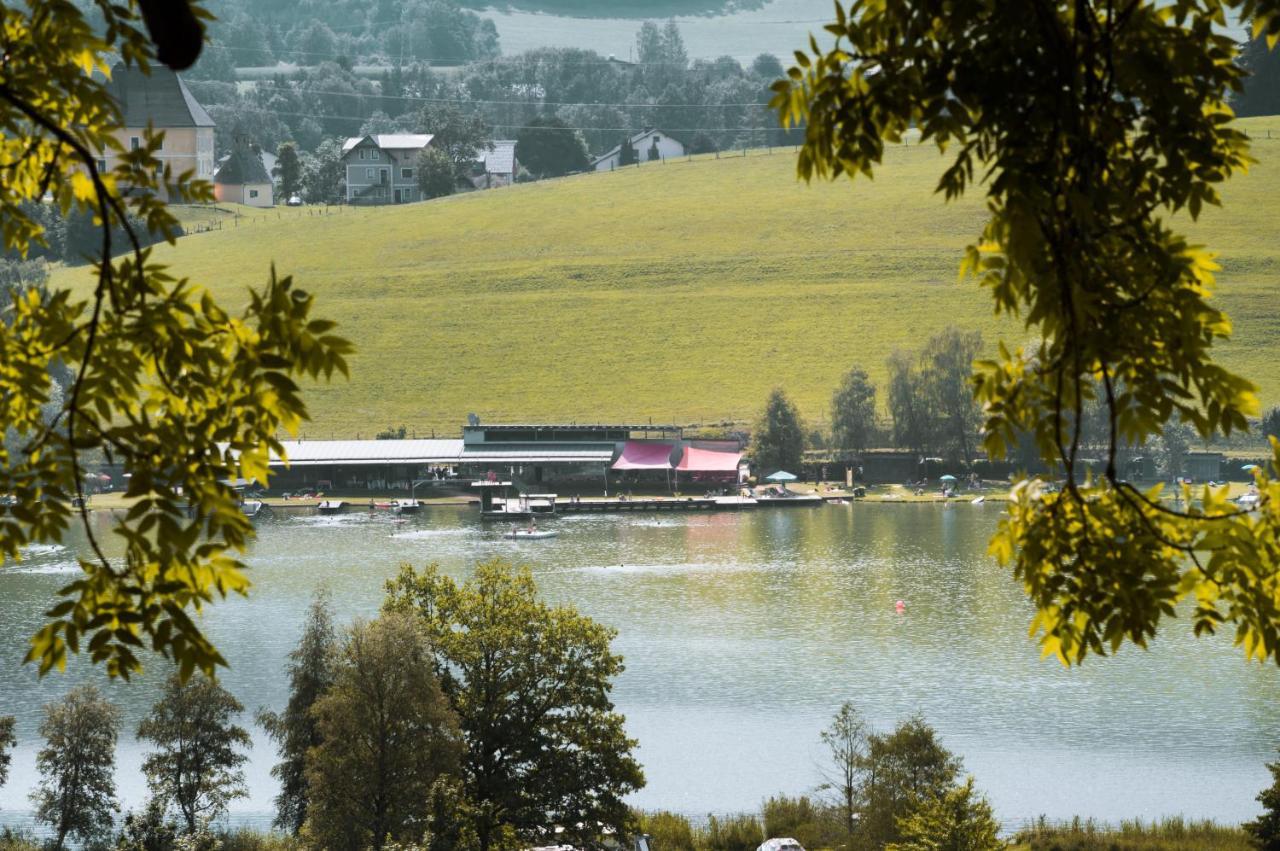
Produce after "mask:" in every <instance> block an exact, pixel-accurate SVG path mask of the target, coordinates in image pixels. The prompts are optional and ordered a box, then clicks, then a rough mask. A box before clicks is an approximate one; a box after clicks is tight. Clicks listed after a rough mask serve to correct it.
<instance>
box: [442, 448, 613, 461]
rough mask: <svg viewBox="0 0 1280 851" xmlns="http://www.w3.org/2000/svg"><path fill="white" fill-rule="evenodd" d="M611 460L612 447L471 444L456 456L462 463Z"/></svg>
mask: <svg viewBox="0 0 1280 851" xmlns="http://www.w3.org/2000/svg"><path fill="white" fill-rule="evenodd" d="M612 460H613V448H612V447H610V448H608V449H592V448H589V447H581V448H576V449H549V448H548V449H537V448H533V447H522V448H520V449H505V450H504V449H500V448H498V447H495V446H472V447H471V448H468V449H467V450H466V451H465V452H463V453H462V455H461V456H460V457H459V458H458V461H459V463H462V464H537V463H540V462H543V463H549V462H554V463H560V464H608V463H609V462H610V461H612Z"/></svg>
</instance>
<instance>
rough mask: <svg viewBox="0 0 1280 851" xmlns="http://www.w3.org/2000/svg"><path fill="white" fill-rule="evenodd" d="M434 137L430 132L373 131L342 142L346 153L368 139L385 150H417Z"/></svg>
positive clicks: (343, 151)
mask: <svg viewBox="0 0 1280 851" xmlns="http://www.w3.org/2000/svg"><path fill="white" fill-rule="evenodd" d="M434 138H435V136H433V135H432V134H430V133H373V134H371V135H368V136H352V137H351V138H349V139H347V141H345V142H343V143H342V153H344V154H345V153H346V152H347V151H350V150H351V149H352V148H354V147H356V146H357V145H359V144H360V143H361V142H364V141H366V140H368V141H369V142H371V143H372V144H373V145H374V146H375V147H378V148H381V149H382V150H384V151H417V150H421V149H423V148H425V147H426V146H427V145H430V144H431V140H432V139H434Z"/></svg>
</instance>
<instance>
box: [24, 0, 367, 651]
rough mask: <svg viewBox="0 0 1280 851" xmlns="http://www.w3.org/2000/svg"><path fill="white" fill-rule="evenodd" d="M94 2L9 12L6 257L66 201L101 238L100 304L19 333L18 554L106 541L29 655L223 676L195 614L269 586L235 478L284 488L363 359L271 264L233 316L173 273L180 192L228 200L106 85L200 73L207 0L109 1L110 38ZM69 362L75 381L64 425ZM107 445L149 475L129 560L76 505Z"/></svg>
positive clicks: (133, 515)
mask: <svg viewBox="0 0 1280 851" xmlns="http://www.w3.org/2000/svg"><path fill="white" fill-rule="evenodd" d="M84 5H85V4H75V3H68V2H63V0H30V2H26V3H5V4H3V5H0V33H2V34H3V35H0V41H2V43H3V48H2V50H3V54H4V57H5V59H4V70H3V74H2V79H0V162H3V163H5V172H4V179H3V180H0V235H2V238H3V243H4V248H5V250H6V251H8V252H16V253H18V254H26V253H27V252H28V251H30V250H31V249H32V248H33V246H39V245H41V244H42V243H45V242H46V241H47V235H46V233H45V232H44V231H43V228H42V225H41V223H40V220H39V218H38V217H34V216H32V215H31V214H30V212H29V211H30V209H31V205H32V204H33V203H34V204H35V206H36V207H40V206H41V205H42V204H43V199H44V198H45V197H46V196H48V197H51V198H52V199H53V200H52V202H51V203H52V204H53V205H54V206H56V207H57V208H58V209H59V210H60V211H61V213H62V214H63V215H64V216H66V215H67V214H69V213H71V212H72V211H76V212H78V213H81V214H90V213H91V214H92V215H94V216H96V217H97V219H98V221H99V223H100V226H99V227H98V244H97V247H96V250H95V252H94V254H95V258H94V260H95V265H94V267H93V282H92V285H91V286H90V287H89V288H87V289H85V290H83V292H84V293H86V294H87V298H86V297H85V296H83V295H78V294H75V292H74V291H73V290H72V289H71V288H70V287H69V286H62V287H59V288H57V289H56V290H52V291H51V292H50V293H49V298H47V299H43V300H41V299H28V300H25V301H21V302H18V303H16V304H15V305H14V310H13V311H12V313H11V315H10V316H9V318H8V320H7V321H6V322H4V323H0V362H3V363H4V365H5V369H4V370H3V374H0V422H3V423H4V424H5V425H6V426H7V427H8V428H9V429H11V430H12V432H13V433H14V434H16V435H18V436H19V437H20V441H19V443H18V446H17V448H16V449H10V447H9V446H8V445H7V444H6V445H5V446H3V447H0V493H5V494H10V495H12V496H14V497H16V501H15V502H14V503H13V504H11V505H5V506H2V507H0V559H5V560H8V559H13V558H16V557H17V556H18V553H19V550H20V549H21V548H22V547H24V546H26V545H27V544H30V543H34V542H51V543H56V542H59V541H61V540H62V539H63V538H64V537H65V535H66V534H67V531H68V527H69V525H70V524H71V523H72V522H73V521H74V522H77V523H78V524H79V525H80V526H81V528H82V531H83V534H84V536H85V538H86V539H87V544H86V546H85V557H84V558H83V559H82V560H81V562H80V567H81V570H82V573H81V575H80V576H79V578H77V579H76V580H75V581H74V582H71V583H68V584H67V585H66V586H64V587H63V588H62V589H61V590H60V592H59V596H60V598H61V599H60V601H59V602H57V604H56V605H54V606H52V608H50V609H49V610H48V612H47V613H46V618H45V624H44V625H43V626H42V627H41V628H40V629H39V630H38V632H37V633H36V635H35V636H34V637H33V639H32V644H31V648H30V652H29V654H28V660H30V661H34V662H36V663H38V665H39V669H40V671H41V673H44V672H47V671H49V670H51V669H53V668H60V667H62V666H63V665H64V662H65V658H66V654H67V652H68V651H72V652H74V651H75V650H76V649H77V648H80V647H84V648H86V650H87V653H88V655H89V656H90V658H91V659H92V660H93V661H94V662H96V663H101V664H104V665H105V667H106V669H107V671H108V672H109V673H110V674H112V675H124V676H127V675H128V674H130V673H132V672H134V671H136V670H138V669H139V668H140V667H141V662H140V660H139V656H138V648H139V647H149V648H150V649H151V650H153V651H156V652H158V653H159V654H160V655H161V656H164V657H168V658H171V659H173V660H175V661H176V662H177V663H178V664H179V666H180V670H181V671H182V672H183V673H184V674H190V673H191V671H193V670H195V669H197V668H199V669H201V670H205V671H213V670H214V669H215V668H216V667H217V666H218V665H221V664H224V663H225V660H224V659H223V657H222V655H221V654H220V653H219V652H218V650H217V649H216V648H215V647H214V646H213V645H212V644H211V643H210V642H209V640H208V639H207V637H206V636H205V635H204V633H203V632H202V631H201V629H200V626H199V621H198V620H197V619H195V618H192V617H191V614H192V612H193V611H196V610H198V609H200V607H201V606H203V605H204V604H206V603H210V602H212V601H213V600H215V599H217V598H220V597H223V596H225V595H226V594H228V593H243V592H245V591H246V590H247V588H248V585H249V583H248V580H247V578H246V576H245V574H244V572H243V564H242V563H241V562H240V560H239V553H240V552H242V551H243V549H244V547H245V545H246V543H247V542H248V540H249V537H250V536H251V534H252V526H251V525H250V523H249V521H248V520H247V518H245V517H244V515H243V513H242V512H241V511H240V509H239V504H238V499H237V496H236V494H235V492H234V491H233V490H232V488H231V487H230V486H229V485H227V484H226V482H228V481H229V480H234V479H257V480H258V481H263V482H265V481H266V480H267V478H268V469H267V459H268V458H269V457H270V453H271V452H272V451H275V452H283V451H284V446H283V444H282V443H281V442H280V439H279V436H278V435H279V434H280V433H281V431H282V430H283V431H285V432H293V433H296V431H297V428H298V426H299V425H300V423H301V422H302V421H303V420H304V419H306V417H307V409H306V406H305V405H304V404H303V401H302V397H301V395H300V391H299V387H298V385H297V383H296V381H297V379H299V378H300V377H317V376H330V375H332V373H333V372H334V371H339V372H343V373H345V371H346V369H347V367H346V361H345V355H346V354H347V353H348V352H349V351H350V346H349V345H348V344H347V343H346V341H344V340H342V339H341V338H339V337H337V336H334V335H333V334H332V333H331V332H332V329H333V327H334V325H333V323H332V322H328V321H325V320H321V319H317V318H315V317H313V316H312V306H313V301H312V299H311V297H310V296H308V295H307V294H306V293H305V292H303V291H302V290H301V289H296V288H295V287H294V286H293V282H292V280H291V279H289V278H287V277H286V278H277V277H276V275H275V274H274V272H273V271H269V270H267V269H263V270H262V273H263V277H264V278H267V279H268V280H267V284H266V286H265V287H264V288H263V289H261V290H258V291H256V292H254V293H253V294H252V295H251V296H250V297H249V298H248V299H247V300H246V307H245V308H244V309H243V310H242V311H241V312H240V313H238V314H231V313H228V312H227V311H226V310H225V309H223V308H222V307H220V306H219V305H218V304H217V302H216V301H214V300H213V298H212V297H210V296H209V294H208V293H207V292H205V291H204V290H202V289H201V288H200V287H198V286H196V285H194V284H193V283H191V282H190V281H187V280H185V279H180V277H178V276H176V275H175V274H174V272H173V270H169V269H166V268H165V267H164V266H163V265H162V264H158V263H156V262H155V261H154V260H153V259H152V258H151V255H150V253H149V251H148V250H146V249H145V248H144V240H145V239H146V237H147V234H154V235H155V236H156V237H157V238H162V239H167V240H170V241H172V240H173V239H175V238H176V236H177V234H178V233H180V228H179V224H178V221H177V220H176V219H175V218H174V217H173V215H172V214H171V213H170V212H169V211H168V210H167V209H166V206H165V198H166V197H167V198H169V199H172V200H178V201H198V202H208V201H212V199H213V193H212V187H211V186H210V184H209V183H208V182H206V181H204V180H198V179H195V176H194V175H190V174H187V175H179V174H175V173H174V172H173V171H172V170H171V168H170V167H169V166H166V165H165V161H164V160H162V159H161V158H160V157H159V156H158V152H159V151H160V148H161V144H162V140H161V136H160V134H158V133H153V132H145V133H142V134H141V136H140V141H141V144H140V145H139V146H138V148H137V149H136V150H129V149H126V148H125V146H124V145H123V144H122V143H121V141H120V139H118V138H117V134H116V131H117V130H118V129H120V127H121V123H122V118H121V113H120V107H119V105H118V104H117V103H116V101H115V100H114V99H113V98H112V96H111V94H110V93H109V91H108V88H107V83H106V82H105V79H104V78H105V77H106V76H109V75H110V74H111V73H112V61H113V59H114V58H115V57H119V58H120V60H121V61H122V62H123V63H124V66H125V69H126V70H125V73H129V70H128V69H130V68H140V69H142V70H143V71H145V70H147V69H149V68H150V67H151V65H152V63H154V62H155V61H156V59H157V58H159V60H160V61H162V62H166V63H167V64H171V65H173V66H175V67H178V68H185V67H188V66H189V65H190V64H191V63H192V62H194V61H195V57H196V56H197V55H198V54H199V51H200V46H201V43H202V25H201V23H200V20H201V18H202V17H203V16H204V12H203V9H201V8H200V6H199V5H198V3H196V2H174V3H166V4H156V3H147V4H141V3H139V2H138V0H128V2H123V3H121V2H109V0H92V2H91V3H89V4H88V6H89V7H90V8H91V9H92V11H93V14H94V16H95V18H96V21H95V23H94V24H92V25H91V24H90V23H89V21H88V20H87V19H86V17H85V13H84V11H83V7H84ZM144 18H145V26H144ZM148 30H150V32H151V33H152V34H153V35H155V38H156V41H155V43H153V41H152V38H151V37H150V36H149V35H148ZM104 154H105V155H106V156H107V157H109V161H110V162H114V163H116V164H115V165H114V166H113V167H112V168H110V169H109V170H108V169H102V168H99V165H100V163H101V162H102V159H103V157H104ZM126 190H128V191H126ZM134 220H140V221H141V222H142V223H143V230H141V231H140V230H139V229H138V228H137V227H135V226H134V225H133V224H132V223H131V222H132V221H134ZM120 231H123V233H124V241H123V243H122V242H121V240H120V239H119V238H118V236H117V234H118V232H120ZM122 250H123V252H124V253H122ZM116 255H120V256H118V257H117V256H116ZM113 258H114V259H113ZM55 361H61V362H62V363H65V364H69V365H71V366H72V368H73V370H74V379H73V381H72V383H71V386H70V388H69V390H68V392H67V393H66V394H65V396H64V398H63V400H62V403H61V405H60V410H59V411H58V413H57V415H56V416H54V417H53V418H52V420H46V418H45V416H44V412H43V408H44V406H45V405H46V404H47V403H48V402H49V400H50V394H51V380H52V379H51V371H52V370H51V368H50V367H51V364H53V363H54V362H55ZM102 452H107V453H110V456H111V458H112V459H113V461H114V462H115V463H116V464H117V465H120V466H121V467H122V468H123V470H124V472H125V473H126V474H128V476H129V478H128V481H129V486H128V489H127V497H128V498H129V499H130V500H131V505H132V508H131V510H130V511H129V512H127V513H126V514H124V515H122V516H120V517H118V518H117V519H115V520H114V521H113V527H114V531H115V532H116V533H117V534H118V535H119V536H120V539H121V542H122V546H121V548H120V552H121V553H122V554H121V555H120V556H118V557H108V556H107V554H106V550H105V549H104V548H103V547H102V546H100V541H99V535H100V531H99V527H98V524H95V523H90V522H89V517H88V514H87V511H86V510H85V509H83V508H81V509H75V508H73V500H75V499H76V498H78V497H83V496H84V495H85V464H86V460H87V459H88V458H89V457H91V456H93V455H94V454H95V453H102Z"/></svg>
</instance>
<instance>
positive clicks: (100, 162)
mask: <svg viewBox="0 0 1280 851" xmlns="http://www.w3.org/2000/svg"><path fill="white" fill-rule="evenodd" d="M106 170H107V161H106V160H98V171H106Z"/></svg>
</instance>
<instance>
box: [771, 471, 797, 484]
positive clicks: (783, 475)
mask: <svg viewBox="0 0 1280 851" xmlns="http://www.w3.org/2000/svg"><path fill="white" fill-rule="evenodd" d="M798 478H799V476H796V475H793V474H791V473H788V472H787V471H786V470H779V471H778V472H776V473H774V474H773V475H770V476H765V477H764V480H765V481H766V482H794V481H795V480H796V479H798Z"/></svg>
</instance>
